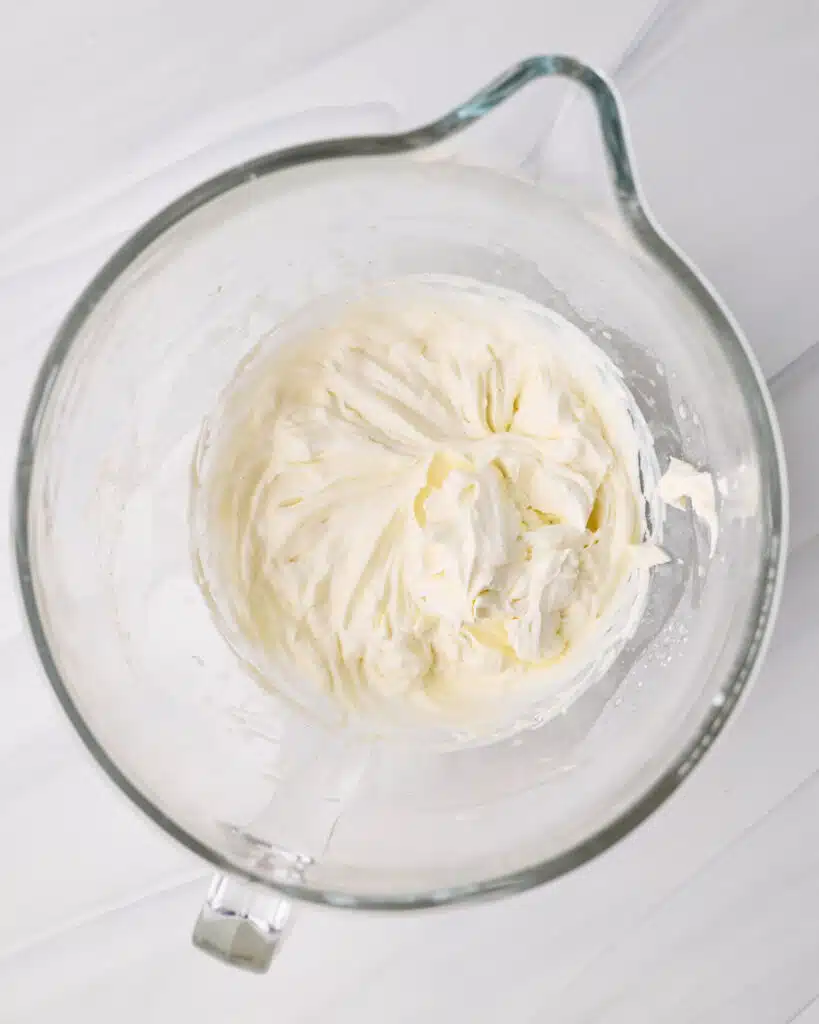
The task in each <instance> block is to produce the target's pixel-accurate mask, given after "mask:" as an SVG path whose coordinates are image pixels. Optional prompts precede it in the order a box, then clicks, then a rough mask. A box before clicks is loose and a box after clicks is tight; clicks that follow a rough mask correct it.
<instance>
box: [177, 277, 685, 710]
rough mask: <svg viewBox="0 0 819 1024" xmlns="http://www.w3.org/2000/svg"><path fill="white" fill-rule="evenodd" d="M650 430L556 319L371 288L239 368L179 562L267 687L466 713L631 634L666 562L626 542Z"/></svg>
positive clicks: (520, 309)
mask: <svg viewBox="0 0 819 1024" xmlns="http://www.w3.org/2000/svg"><path fill="white" fill-rule="evenodd" d="M647 438H648V432H647V428H646V427H645V424H644V422H642V419H641V417H640V414H639V412H638V411H637V409H636V407H635V406H634V403H633V401H632V400H631V396H630V395H629V393H628V390H627V389H626V388H625V386H624V384H623V382H622V379H621V377H620V375H619V372H618V371H617V370H616V368H615V367H614V365H613V364H612V363H611V362H610V360H609V359H608V358H607V357H606V356H605V355H604V354H603V353H602V351H600V350H599V349H598V348H597V347H596V346H595V345H593V343H592V342H591V341H589V339H587V338H586V337H585V336H584V335H583V334H582V333H581V332H580V331H579V330H577V328H575V327H573V326H572V325H571V324H569V323H568V322H567V321H565V320H563V319H562V318H560V317H558V316H557V315H556V314H553V313H551V312H550V311H547V310H545V309H541V308H540V307H537V306H534V305H532V304H529V303H527V302H526V301H525V300H523V299H522V298H520V297H518V296H514V295H513V293H507V292H501V291H500V290H497V291H495V290H493V291H491V292H489V291H486V292H485V293H483V294H475V293H473V292H471V291H470V290H469V289H468V288H466V287H462V286H461V287H458V286H456V285H454V284H453V283H451V282H445V283H441V281H438V283H434V281H427V282H423V281H418V280H416V281H407V282H403V283H399V284H396V285H392V286H390V287H387V288H384V289H382V290H380V291H378V292H375V293H373V294H371V295H370V296H369V297H365V298H363V299H361V300H359V301H356V302H351V303H348V304H347V305H346V306H344V307H343V308H341V309H340V310H339V309H336V310H335V312H334V315H333V316H332V317H329V318H328V320H327V321H326V322H325V323H324V324H323V325H319V326H318V327H314V328H312V329H310V330H307V331H306V332H305V336H303V337H301V338H298V339H297V340H296V341H294V342H291V343H289V344H283V345H273V344H272V340H271V341H270V342H268V343H265V342H263V343H262V344H261V345H260V346H259V347H258V348H257V350H256V351H255V352H254V353H253V354H252V355H251V356H250V357H249V358H248V360H246V361H245V363H244V364H243V365H242V366H241V367H240V369H239V371H238V372H237V375H236V377H235V378H234V380H233V381H232V382H231V384H230V385H229V386H228V388H227V389H226V391H225V392H224V393H223V395H222V398H221V400H220V403H219V406H218V408H217V409H216V410H215V411H214V414H213V415H212V416H211V417H210V418H209V420H208V421H207V423H206V424H205V427H204V429H203V434H202V439H201V443H200V450H199V454H198V460H197V464H196V467H195V486H194V505H193V507H194V547H195V553H196V560H197V566H198V574H199V579H200V582H201V584H202V586H203V589H204V591H205V593H206V595H207V596H208V599H209V601H210V603H211V606H212V608H213V610H214V612H215V614H216V618H217V621H218V623H219V625H220V627H221V628H222V629H223V631H224V632H225V633H226V635H227V636H228V637H229V639H230V640H231V643H233V645H234V647H235V648H236V650H237V651H238V652H239V653H240V655H241V656H242V657H243V658H245V660H246V661H247V662H248V664H249V665H250V666H251V667H252V668H253V669H254V671H255V672H256V673H257V674H258V676H259V677H260V678H261V679H262V681H263V682H264V683H265V684H267V685H274V686H277V685H284V686H285V688H286V689H288V691H289V692H290V694H291V695H294V694H295V696H296V697H297V699H301V698H302V697H304V695H305V694H306V693H307V692H308V691H309V692H311V693H316V692H318V693H321V694H325V695H327V694H330V695H331V696H332V697H333V698H334V699H335V700H336V701H337V702H338V703H340V704H341V705H343V706H344V707H345V708H346V709H348V710H352V711H355V712H356V713H362V714H365V715H367V714H370V715H373V716H375V717H376V718H377V717H380V718H382V719H392V720H393V721H396V720H401V719H402V716H406V715H408V714H409V715H414V716H416V717H417V716H418V715H419V714H420V715H421V716H422V717H423V716H430V715H432V716H433V717H436V716H443V717H448V718H449V719H451V720H454V721H457V722H458V723H459V724H465V723H466V721H467V719H468V718H469V715H470V713H471V711H474V709H475V708H476V707H477V706H479V705H481V704H483V703H485V702H486V701H487V700H488V699H491V698H497V697H498V696H499V695H503V694H505V693H510V692H513V691H514V689H515V688H516V687H518V686H521V685H523V683H524V682H525V683H526V685H527V686H528V685H529V684H530V683H531V682H532V680H536V685H535V687H534V690H533V691H532V692H534V693H536V694H537V693H542V692H545V691H546V690H548V689H549V687H550V686H552V687H554V686H555V685H556V679H557V677H558V675H559V669H560V668H561V667H564V668H565V666H566V665H570V666H571V672H569V676H568V681H569V682H571V679H572V678H573V673H576V671H577V670H578V668H580V667H583V668H588V665H589V662H590V661H592V660H594V659H595V658H601V657H602V652H603V650H604V649H605V650H607V651H609V652H610V650H611V646H612V642H614V643H615V645H616V644H620V645H621V644H622V642H624V640H625V638H626V636H627V633H628V631H630V630H631V629H633V627H634V625H635V624H636V621H638V619H639V613H640V611H641V609H642V603H643V601H644V598H645V592H646V586H647V580H648V570H649V569H650V568H651V567H652V566H654V565H657V564H659V563H660V562H662V561H663V560H664V557H665V556H664V555H663V554H662V552H661V551H660V550H659V549H658V548H656V547H655V546H653V545H649V544H646V545H643V543H642V541H643V534H644V531H645V523H644V515H643V509H644V507H645V498H644V496H643V493H642V491H641V487H640V483H639V482H638V481H639V472H638V458H639V457H640V453H641V451H642V452H643V455H645V448H646V445H647V444H648V448H649V457H648V458H644V460H643V465H642V467H641V470H640V472H642V473H643V475H644V476H645V474H647V473H648V474H649V475H650V474H651V473H652V472H653V471H654V470H653V468H652V467H653V466H654V462H653V452H651V451H650V441H648V442H647ZM643 483H644V484H646V485H648V486H647V487H646V490H647V493H652V491H653V485H654V484H655V483H656V478H654V479H652V480H648V481H645V480H644V481H643ZM612 623H615V624H616V626H617V628H616V629H615V630H614V632H615V633H616V634H617V635H616V636H615V637H614V640H612V635H611V634H612ZM282 679H288V680H290V681H289V682H288V683H287V684H282V683H281V682H280V681H281V680H282ZM294 679H295V680H297V682H295V683H294V682H293V680H294ZM276 680H279V682H276ZM565 681H566V680H565V673H564V682H565ZM307 699H309V698H307Z"/></svg>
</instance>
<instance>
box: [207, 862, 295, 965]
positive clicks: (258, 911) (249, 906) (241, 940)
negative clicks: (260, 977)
mask: <svg viewBox="0 0 819 1024" xmlns="http://www.w3.org/2000/svg"><path fill="white" fill-rule="evenodd" d="M292 917H293V904H292V902H291V901H290V900H289V899H287V898H286V897H285V896H280V895H278V893H275V892H272V891H271V890H270V889H267V888H263V887H262V886H260V885H254V884H253V883H252V882H245V881H241V880H240V879H238V878H231V877H230V876H228V875H222V874H217V875H214V876H213V881H212V882H211V886H210V891H209V893H208V895H207V898H206V900H205V902H204V904H203V905H202V909H201V911H200V912H199V918H198V919H197V921H196V925H195V927H194V929H193V944H194V946H196V948H197V949H201V950H202V951H203V952H205V953H209V954H210V955H211V956H213V957H216V959H217V960H221V961H222V962H223V963H226V964H229V965H230V966H232V967H241V968H243V969H244V970H246V971H253V972H255V973H256V974H264V972H265V971H266V970H267V969H268V968H269V967H270V964H271V962H272V960H273V957H274V956H275V955H276V954H277V953H278V951H279V947H280V946H281V944H282V941H283V939H284V937H285V935H286V934H287V932H288V930H289V926H290V923H291V921H292Z"/></svg>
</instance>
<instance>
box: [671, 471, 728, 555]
mask: <svg viewBox="0 0 819 1024" xmlns="http://www.w3.org/2000/svg"><path fill="white" fill-rule="evenodd" d="M657 494H658V495H659V497H660V498H661V499H662V501H664V502H665V503H666V505H671V506H673V507H674V508H679V509H683V510H684V509H686V508H688V507H689V506H690V507H691V509H692V510H693V511H694V514H695V515H696V516H698V517H699V518H700V519H701V520H702V522H703V523H705V526H706V528H707V530H708V540H709V545H710V555H711V557H713V556H714V552H715V551H716V549H717V539H718V537H719V523H718V521H717V498H716V489H715V487H714V479H713V477H712V476H711V474H710V473H708V472H706V471H705V470H700V469H695V468H694V467H693V466H692V465H691V464H690V463H688V462H683V460H682V459H675V458H673V457H672V458H670V459H669V460H668V468H667V469H666V471H665V473H663V475H662V477H661V478H660V482H659V484H658V485H657Z"/></svg>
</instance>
